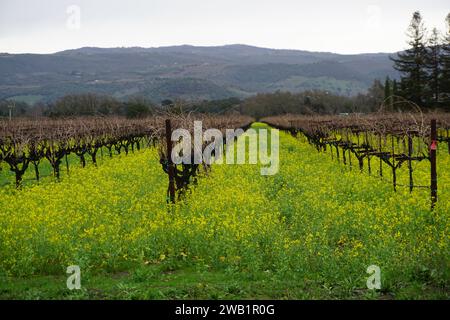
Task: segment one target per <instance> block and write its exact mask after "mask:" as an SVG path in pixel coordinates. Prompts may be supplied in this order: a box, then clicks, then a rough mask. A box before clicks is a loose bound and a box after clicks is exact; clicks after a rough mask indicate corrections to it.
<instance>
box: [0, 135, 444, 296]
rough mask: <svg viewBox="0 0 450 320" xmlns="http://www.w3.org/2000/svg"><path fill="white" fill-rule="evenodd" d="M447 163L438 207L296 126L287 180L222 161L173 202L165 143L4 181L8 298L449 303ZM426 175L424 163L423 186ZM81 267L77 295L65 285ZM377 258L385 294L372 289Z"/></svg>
mask: <svg viewBox="0 0 450 320" xmlns="http://www.w3.org/2000/svg"><path fill="white" fill-rule="evenodd" d="M438 161H439V163H438V170H439V172H438V174H439V177H438V179H439V180H438V183H439V201H438V204H437V207H436V209H435V210H434V211H431V210H430V199H429V190H426V189H417V190H414V191H413V193H412V194H410V193H409V190H408V188H399V190H398V192H393V190H392V184H391V183H390V182H389V175H388V170H387V168H386V170H385V172H386V174H385V177H384V180H385V181H383V180H381V179H380V178H379V177H377V176H376V173H372V176H369V175H368V174H367V172H362V173H361V172H360V171H359V170H358V169H357V168H356V167H355V168H353V169H352V170H350V169H349V167H348V166H344V165H342V164H340V165H339V164H338V163H337V162H336V160H333V159H331V156H330V154H328V153H323V152H322V153H319V152H317V150H316V149H315V148H314V147H312V146H310V145H308V144H307V142H306V141H303V140H302V139H299V138H294V137H292V136H290V135H288V134H286V133H283V132H280V170H279V173H278V174H276V175H274V176H261V175H260V168H259V166H258V165H213V166H212V170H211V172H208V173H207V174H206V173H204V174H202V176H201V178H200V179H199V181H198V185H195V186H192V187H191V188H190V191H189V192H188V194H187V195H186V197H185V199H184V200H183V201H181V202H179V203H177V204H176V205H174V206H171V207H168V205H167V204H166V190H167V176H166V175H165V173H164V172H163V171H162V169H161V166H160V164H159V158H158V153H157V150H156V149H146V150H143V151H139V152H138V151H136V153H134V154H132V155H129V156H125V155H121V156H117V157H115V158H112V159H106V160H104V161H102V162H101V164H100V165H99V166H98V167H94V166H89V167H88V168H84V169H82V168H79V169H78V168H77V169H72V170H71V172H70V176H64V177H63V179H62V181H61V182H53V181H51V180H48V181H45V182H41V183H40V184H30V185H26V186H25V187H24V188H23V189H22V190H16V189H14V188H13V187H9V186H4V187H2V188H0V207H1V210H0V298H29V299H36V298H81V299H95V298H136V299H155V298H174V299H177V298H180V299H181V298H183V299H184V298H194V299H195V298H236V297H237V298H275V299H282V298H299V299H312V298H326V299H328V298H393V299H396V298H397V299H401V298H444V299H445V298H449V288H450V287H449V286H450V281H449V280H450V254H449V253H450V219H449V218H450V172H449V171H448V168H449V167H450V156H449V155H448V154H446V150H445V148H444V146H442V149H440V150H439V156H438ZM355 163H356V162H355ZM427 170H429V166H428V167H427V164H426V163H421V164H419V165H417V167H415V172H414V175H415V177H416V178H417V183H418V184H426V183H427V181H428V180H427V179H428V177H429V173H428V171H427ZM0 175H6V173H5V170H3V171H2V172H0ZM2 178H3V179H6V178H5V176H3V177H2ZM399 179H400V182H403V183H405V184H406V183H407V174H402V171H401V170H400V171H399ZM402 179H404V180H402ZM70 265H78V266H80V268H81V272H82V290H80V291H77V292H75V291H74V292H69V291H68V289H67V288H66V287H65V279H66V277H67V275H66V274H65V272H66V268H67V266H70ZM370 265H377V266H379V267H380V270H381V289H380V290H378V291H373V290H368V289H367V286H366V280H367V278H368V276H369V275H368V274H367V273H366V269H367V267H368V266H370Z"/></svg>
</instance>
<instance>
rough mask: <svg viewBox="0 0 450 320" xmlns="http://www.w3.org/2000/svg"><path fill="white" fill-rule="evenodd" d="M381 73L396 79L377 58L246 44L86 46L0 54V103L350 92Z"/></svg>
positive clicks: (386, 58) (387, 64)
mask: <svg viewBox="0 0 450 320" xmlns="http://www.w3.org/2000/svg"><path fill="white" fill-rule="evenodd" d="M386 76H390V77H397V74H396V71H395V70H394V69H393V68H392V62H391V61H390V60H389V54H385V53H379V54H359V55H340V54H334V53H326V52H308V51H300V50H276V49H266V48H258V47H252V46H246V45H228V46H218V47H194V46H187V45H184V46H172V47H159V48H139V47H135V48H108V49H104V48H94V47H86V48H81V49H75V50H67V51H62V52H58V53H54V54H0V99H7V98H12V99H18V100H21V99H22V100H23V99H27V101H28V102H30V101H38V100H43V101H52V100H54V99H56V98H58V97H60V96H62V95H65V94H68V93H81V92H97V93H103V94H109V95H113V96H115V97H117V98H119V99H126V98H127V97H130V96H133V95H142V96H146V97H148V98H150V99H152V100H154V101H160V100H162V99H166V98H171V99H176V98H184V99H220V98H227V97H233V96H235V97H246V96H250V95H253V94H255V93H258V92H273V91H276V90H287V91H292V92H300V91H304V90H308V89H321V90H328V91H330V92H333V93H338V94H342V95H354V94H357V93H359V92H364V91H365V90H366V89H367V88H368V87H369V86H370V84H371V83H372V81H373V80H374V79H376V78H379V79H384V77H386ZM32 98H33V99H32Z"/></svg>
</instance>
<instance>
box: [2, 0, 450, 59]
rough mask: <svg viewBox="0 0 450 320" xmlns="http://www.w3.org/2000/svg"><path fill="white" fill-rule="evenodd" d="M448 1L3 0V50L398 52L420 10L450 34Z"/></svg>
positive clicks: (429, 23)
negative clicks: (240, 47) (183, 47)
mask: <svg viewBox="0 0 450 320" xmlns="http://www.w3.org/2000/svg"><path fill="white" fill-rule="evenodd" d="M449 4H450V1H448V0H395V1H393V0H371V1H369V0H340V1H330V0H328V1H326V0H308V1H302V0H221V1H219V0H126V1H122V0H36V1H35V0H0V52H9V53H23V52H30V53H50V52H56V51H61V50H65V49H73V48H79V47H84V46H96V47H122V46H125V47H129V46H141V47H157V46H167V45H180V44H192V45H205V46H210V45H223V44H234V43H240V44H249V45H256V46H261V47H268V48H280V49H281V48H284V49H302V50H311V51H332V52H338V53H362V52H394V51H398V50H402V49H404V48H405V47H406V43H405V41H406V38H405V30H406V28H407V26H408V23H409V21H410V19H411V15H412V13H413V11H415V10H420V11H421V12H422V15H423V17H424V20H425V23H426V25H427V27H428V29H432V28H433V27H438V28H440V29H442V30H443V29H444V26H445V24H444V21H445V17H446V15H447V13H448V12H450V5H449Z"/></svg>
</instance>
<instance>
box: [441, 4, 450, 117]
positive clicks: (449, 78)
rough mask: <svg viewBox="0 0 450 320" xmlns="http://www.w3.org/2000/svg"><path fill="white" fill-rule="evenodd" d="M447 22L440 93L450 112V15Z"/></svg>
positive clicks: (443, 44) (442, 55)
mask: <svg viewBox="0 0 450 320" xmlns="http://www.w3.org/2000/svg"><path fill="white" fill-rule="evenodd" d="M446 22H447V23H446V25H447V32H446V34H445V36H444V39H443V43H442V50H441V51H442V52H441V62H442V70H441V77H440V87H441V90H440V91H441V100H442V103H443V105H444V107H446V109H447V111H450V13H449V14H448V15H447V19H446Z"/></svg>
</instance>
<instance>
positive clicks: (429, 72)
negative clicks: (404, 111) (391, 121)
mask: <svg viewBox="0 0 450 320" xmlns="http://www.w3.org/2000/svg"><path fill="white" fill-rule="evenodd" d="M446 29H447V30H445V32H444V33H442V32H441V31H439V30H438V29H437V28H433V29H432V30H431V32H428V31H427V28H426V27H425V24H424V22H423V17H422V15H421V13H420V12H419V11H416V12H414V13H413V16H412V19H411V23H410V25H409V27H408V30H407V36H408V45H409V48H408V49H407V50H405V51H403V52H400V53H398V54H397V55H396V56H394V57H391V60H392V61H393V62H394V68H395V69H396V70H398V71H399V72H400V75H401V76H400V80H399V81H397V80H395V79H394V80H391V79H389V78H387V79H386V81H385V84H384V87H385V98H386V102H387V106H389V107H390V108H392V109H393V110H394V111H395V110H396V109H397V108H398V107H403V108H404V107H405V102H404V101H405V100H407V101H409V102H412V103H414V104H415V105H417V106H418V107H420V108H421V109H436V108H441V109H444V110H446V111H449V110H450V13H449V14H448V15H447V17H446Z"/></svg>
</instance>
